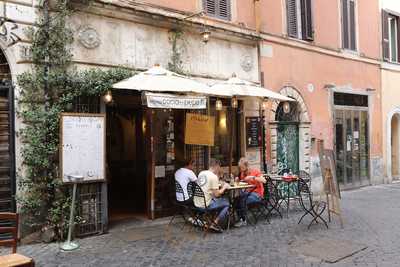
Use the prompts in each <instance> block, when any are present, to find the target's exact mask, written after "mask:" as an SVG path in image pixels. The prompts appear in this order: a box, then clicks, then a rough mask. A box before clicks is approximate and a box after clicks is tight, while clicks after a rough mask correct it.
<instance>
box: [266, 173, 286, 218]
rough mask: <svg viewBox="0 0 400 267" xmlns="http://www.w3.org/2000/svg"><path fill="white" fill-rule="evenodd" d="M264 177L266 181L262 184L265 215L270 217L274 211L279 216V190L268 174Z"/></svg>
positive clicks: (280, 197)
mask: <svg viewBox="0 0 400 267" xmlns="http://www.w3.org/2000/svg"><path fill="white" fill-rule="evenodd" d="M265 178H266V183H265V184H264V199H263V203H264V207H265V208H266V209H267V211H268V212H267V216H268V217H270V215H271V214H272V212H273V211H275V212H276V213H277V214H278V215H279V216H280V217H281V218H283V217H282V213H281V211H280V208H281V200H282V199H283V198H282V196H281V193H280V191H279V190H278V188H277V187H276V185H275V184H274V183H273V181H272V179H271V178H270V177H268V176H266V177H265Z"/></svg>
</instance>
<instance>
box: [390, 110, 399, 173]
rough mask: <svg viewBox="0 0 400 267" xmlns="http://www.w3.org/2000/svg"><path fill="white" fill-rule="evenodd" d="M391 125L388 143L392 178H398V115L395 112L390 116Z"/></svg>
mask: <svg viewBox="0 0 400 267" xmlns="http://www.w3.org/2000/svg"><path fill="white" fill-rule="evenodd" d="M390 125H391V135H390V144H391V160H392V167H391V169H392V178H393V179H398V178H399V175H400V169H399V168H400V155H399V151H400V142H399V141H400V140H399V139H400V135H399V134H400V128H399V127H400V115H399V114H395V115H393V117H392V120H391V122H390Z"/></svg>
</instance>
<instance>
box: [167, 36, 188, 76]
mask: <svg viewBox="0 0 400 267" xmlns="http://www.w3.org/2000/svg"><path fill="white" fill-rule="evenodd" d="M183 37H184V33H183V31H182V30H181V29H174V30H171V31H170V32H169V42H170V44H171V49H172V51H171V58H170V61H169V62H168V69H169V70H170V71H173V72H176V73H179V74H185V71H184V68H183V60H182V55H183V53H184V51H185V48H186V44H185V40H184V38H183Z"/></svg>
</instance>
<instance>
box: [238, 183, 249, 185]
mask: <svg viewBox="0 0 400 267" xmlns="http://www.w3.org/2000/svg"><path fill="white" fill-rule="evenodd" d="M238 185H239V186H245V185H249V184H248V183H245V182H239V184H238Z"/></svg>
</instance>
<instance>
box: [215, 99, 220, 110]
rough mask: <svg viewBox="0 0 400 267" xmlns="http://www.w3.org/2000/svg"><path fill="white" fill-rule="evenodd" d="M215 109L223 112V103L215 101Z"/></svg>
mask: <svg viewBox="0 0 400 267" xmlns="http://www.w3.org/2000/svg"><path fill="white" fill-rule="evenodd" d="M215 109H216V110H222V101H221V100H219V99H217V101H215Z"/></svg>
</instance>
